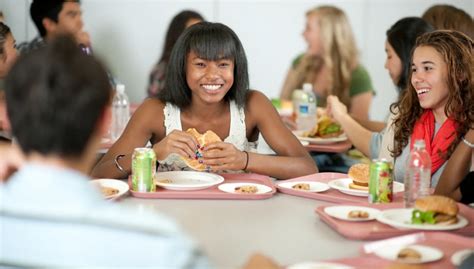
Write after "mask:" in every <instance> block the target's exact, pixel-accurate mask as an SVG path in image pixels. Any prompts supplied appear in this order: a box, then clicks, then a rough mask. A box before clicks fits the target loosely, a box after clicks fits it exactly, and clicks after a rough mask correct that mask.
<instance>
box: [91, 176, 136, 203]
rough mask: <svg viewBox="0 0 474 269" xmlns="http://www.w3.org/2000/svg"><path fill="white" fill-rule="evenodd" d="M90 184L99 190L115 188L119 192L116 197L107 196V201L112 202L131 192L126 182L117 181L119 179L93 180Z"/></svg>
mask: <svg viewBox="0 0 474 269" xmlns="http://www.w3.org/2000/svg"><path fill="white" fill-rule="evenodd" d="M90 182H91V183H92V185H94V186H95V187H97V188H99V190H100V188H101V187H108V188H114V189H117V190H118V193H116V194H114V195H109V196H106V197H105V199H110V200H114V199H117V198H119V197H121V196H123V195H125V194H126V193H127V192H128V190H129V187H128V184H127V183H126V182H124V181H121V180H117V179H108V178H101V179H94V180H91V181H90Z"/></svg>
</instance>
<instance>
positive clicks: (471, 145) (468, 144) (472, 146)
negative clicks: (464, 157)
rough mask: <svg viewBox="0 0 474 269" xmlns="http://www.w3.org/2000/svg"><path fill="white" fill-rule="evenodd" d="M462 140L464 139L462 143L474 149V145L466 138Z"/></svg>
mask: <svg viewBox="0 0 474 269" xmlns="http://www.w3.org/2000/svg"><path fill="white" fill-rule="evenodd" d="M461 139H462V142H464V144H466V145H467V146H468V147H470V148H474V144H473V143H471V142H469V141H467V139H466V138H464V136H463V137H462V138H461Z"/></svg>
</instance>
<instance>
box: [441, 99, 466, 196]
mask: <svg viewBox="0 0 474 269" xmlns="http://www.w3.org/2000/svg"><path fill="white" fill-rule="evenodd" d="M469 105H470V106H471V111H474V102H471V103H470V104H469ZM473 150H474V129H470V130H469V131H468V132H467V133H466V134H465V135H464V137H463V138H462V143H459V145H458V146H457V147H456V149H455V150H454V152H453V154H452V155H451V158H449V160H448V163H447V164H446V168H445V169H444V171H443V173H442V174H441V177H440V178H439V182H438V185H437V186H436V189H435V194H439V195H445V196H449V197H451V198H453V199H454V200H456V201H460V202H462V203H464V204H470V203H474V171H469V170H470V168H471V166H472V154H473V152H474V151H473Z"/></svg>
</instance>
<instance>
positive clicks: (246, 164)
mask: <svg viewBox="0 0 474 269" xmlns="http://www.w3.org/2000/svg"><path fill="white" fill-rule="evenodd" d="M244 152H245V155H247V161H245V167H244V169H243V170H244V171H245V170H247V166H248V165H249V153H248V152H247V151H244Z"/></svg>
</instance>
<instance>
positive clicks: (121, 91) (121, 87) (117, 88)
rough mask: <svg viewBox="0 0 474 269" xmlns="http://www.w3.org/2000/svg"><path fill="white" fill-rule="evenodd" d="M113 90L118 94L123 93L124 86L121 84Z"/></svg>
mask: <svg viewBox="0 0 474 269" xmlns="http://www.w3.org/2000/svg"><path fill="white" fill-rule="evenodd" d="M115 90H116V91H117V92H118V93H124V92H125V85H123V84H117V86H115Z"/></svg>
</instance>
